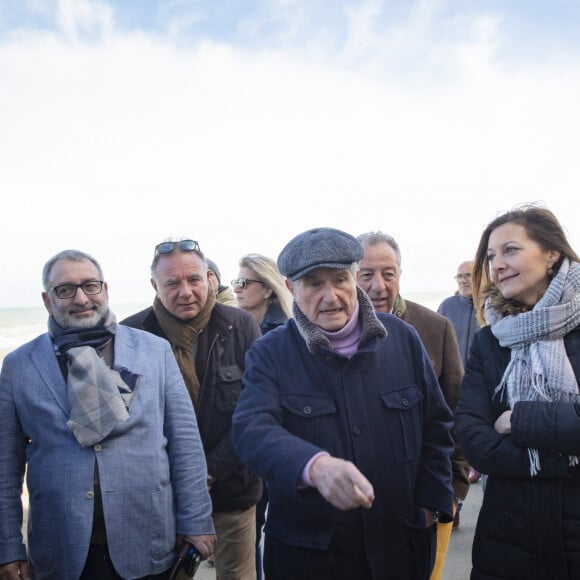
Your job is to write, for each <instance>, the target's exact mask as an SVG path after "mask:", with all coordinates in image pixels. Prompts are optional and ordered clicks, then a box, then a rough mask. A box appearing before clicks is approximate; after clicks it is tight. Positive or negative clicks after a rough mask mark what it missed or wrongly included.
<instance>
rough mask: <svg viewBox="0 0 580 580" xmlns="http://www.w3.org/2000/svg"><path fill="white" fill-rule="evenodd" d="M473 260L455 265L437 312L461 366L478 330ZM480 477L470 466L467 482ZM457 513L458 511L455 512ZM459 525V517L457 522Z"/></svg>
mask: <svg viewBox="0 0 580 580" xmlns="http://www.w3.org/2000/svg"><path fill="white" fill-rule="evenodd" d="M472 269H473V260H467V261H465V262H461V264H459V266H458V267H457V274H455V276H454V278H455V281H456V282H457V292H456V293H455V294H454V295H453V296H450V297H449V298H446V299H445V300H443V302H441V304H440V305H439V308H438V309H437V312H439V314H442V315H443V316H445V317H446V318H448V319H449V320H450V321H451V323H452V324H453V326H454V328H455V332H456V333H457V342H458V343H459V352H460V353H461V359H462V360H463V366H464V367H465V365H466V364H467V357H468V356H469V349H470V347H471V341H472V340H473V337H474V336H475V333H476V332H477V331H478V330H479V323H478V322H477V314H476V311H475V308H474V305H473V290H472V287H471V270H472ZM480 479H481V474H480V473H479V471H477V470H476V469H473V468H471V470H470V472H469V483H477V482H478V481H479V480H480ZM457 514H458V515H459V511H458V512H457ZM456 525H459V519H457V524H456Z"/></svg>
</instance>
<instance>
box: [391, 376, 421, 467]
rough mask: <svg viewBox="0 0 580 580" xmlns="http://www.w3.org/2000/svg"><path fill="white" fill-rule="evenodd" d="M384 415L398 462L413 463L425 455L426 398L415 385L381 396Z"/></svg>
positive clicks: (394, 455) (393, 451) (396, 461)
mask: <svg viewBox="0 0 580 580" xmlns="http://www.w3.org/2000/svg"><path fill="white" fill-rule="evenodd" d="M381 401H382V403H383V414H384V421H385V425H386V426H387V433H388V434H389V439H390V444H391V449H392V453H393V457H394V459H395V463H405V462H407V461H413V460H415V459H417V457H418V456H419V455H420V453H421V440H422V436H423V425H422V401H423V396H422V394H421V392H420V391H419V389H417V387H415V386H407V387H402V388H401V389H398V390H396V391H390V392H388V393H381Z"/></svg>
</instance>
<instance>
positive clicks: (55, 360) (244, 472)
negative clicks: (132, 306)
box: [0, 205, 580, 580]
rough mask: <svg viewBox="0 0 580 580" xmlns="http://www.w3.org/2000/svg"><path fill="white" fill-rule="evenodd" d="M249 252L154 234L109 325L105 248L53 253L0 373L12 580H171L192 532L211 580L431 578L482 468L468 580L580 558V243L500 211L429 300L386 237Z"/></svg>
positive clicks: (543, 214)
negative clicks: (139, 294)
mask: <svg viewBox="0 0 580 580" xmlns="http://www.w3.org/2000/svg"><path fill="white" fill-rule="evenodd" d="M238 267H239V270H238V275H237V276H238V277H237V278H236V279H234V280H232V281H231V284H229V285H228V284H226V283H224V281H223V280H222V277H221V272H220V269H219V266H218V265H217V264H216V263H215V262H213V261H212V260H211V259H208V257H207V256H205V254H204V253H203V251H202V248H201V247H200V244H199V243H198V242H197V241H195V240H193V239H174V238H168V239H166V240H164V241H161V242H160V243H159V244H157V246H156V247H155V248H154V252H153V260H152V263H151V266H150V281H151V285H152V288H153V291H154V299H153V302H152V305H151V306H149V307H148V308H146V309H145V310H142V311H140V312H137V313H135V314H132V315H131V316H129V317H127V318H125V319H124V320H122V321H120V322H118V321H117V320H116V317H115V315H114V314H113V312H111V310H110V308H109V303H108V298H109V287H108V284H107V282H106V280H105V277H104V274H103V270H102V268H101V265H100V264H99V262H98V261H97V260H96V259H95V258H94V257H92V256H90V255H88V254H86V253H85V252H82V251H79V250H64V251H61V252H59V253H58V254H56V255H55V256H53V257H51V258H50V259H49V260H48V261H47V262H46V264H45V266H44V270H43V273H42V283H43V292H42V300H43V303H44V306H45V307H46V309H47V311H48V314H49V319H48V330H47V332H46V333H45V334H43V335H41V336H39V337H38V338H36V339H34V340H33V341H31V342H29V343H27V344H25V345H23V346H22V347H20V348H18V349H16V350H15V351H13V352H12V353H10V354H8V355H7V356H6V358H5V359H4V361H3V365H2V370H1V373H0V580H20V579H24V580H29V579H32V578H34V579H36V580H69V579H70V580H78V579H82V580H93V579H94V580H97V579H98V580H109V579H111V580H119V579H151V580H170V579H171V580H172V579H173V578H176V577H179V576H176V572H177V567H178V565H180V562H181V556H182V555H184V554H186V553H187V551H188V550H189V548H190V547H193V548H194V549H195V550H196V551H197V552H198V553H199V554H200V556H201V558H203V559H211V560H212V561H213V563H214V566H215V572H216V578H217V580H261V579H262V578H263V577H265V578H266V579H267V580H296V579H298V578H299V579H301V580H324V579H328V580H352V579H353V578H356V579H357V580H367V579H368V580H376V579H379V578H381V579H382V578H389V579H395V580H396V579H400V580H428V579H433V580H440V579H441V578H443V577H444V574H443V569H444V563H445V558H446V554H447V549H448V545H449V540H450V536H451V533H452V529H453V527H454V526H458V525H459V521H460V520H459V514H460V510H461V505H462V502H463V501H464V500H465V498H466V496H467V493H468V490H469V486H470V482H474V481H477V478H478V476H479V474H485V477H486V478H487V483H486V488H485V492H484V495H483V503H482V507H481V511H480V515H479V518H478V522H477V527H476V532H475V538H474V542H473V554H472V571H471V578H472V579H473V580H486V579H487V580H489V579H491V578H495V579H499V578H505V579H508V578H509V579H515V578H518V579H524V578H525V579H538V580H540V579H545V580H547V579H550V580H554V579H555V580H567V579H571V578H575V577H577V573H576V570H577V569H580V568H579V567H578V564H580V562H579V560H580V557H579V556H578V554H579V553H580V532H579V531H578V529H579V528H578V525H577V523H578V521H579V520H580V501H578V500H580V444H579V443H578V442H579V441H580V438H579V437H578V434H579V429H580V427H579V426H580V421H579V420H578V417H579V416H580V393H579V391H578V379H579V376H580V327H579V323H580V260H579V258H578V255H577V254H576V253H575V252H574V250H573V249H572V247H571V246H570V244H569V242H568V240H567V239H566V235H565V232H564V231H563V229H562V227H561V225H560V224H559V222H558V220H557V218H556V217H555V216H554V214H553V213H551V212H550V211H549V210H548V209H546V208H544V207H540V206H537V205H529V206H522V207H518V208H515V209H514V210H512V211H509V212H506V213H505V214H502V215H501V216H499V217H498V218H496V219H494V220H493V221H492V222H491V223H490V224H489V225H488V226H487V227H486V228H485V230H484V232H483V233H482V235H481V239H480V242H479V245H478V247H477V248H474V250H473V257H472V258H471V259H468V260H465V261H463V262H462V263H461V264H459V266H458V269H457V273H456V276H455V279H456V281H457V287H458V289H457V292H456V294H455V295H454V296H451V297H449V298H447V299H446V300H444V301H443V303H442V304H441V305H440V306H439V308H438V312H435V311H433V310H431V309H429V308H426V307H425V306H422V305H420V304H418V303H415V302H412V301H410V300H407V299H405V298H403V296H402V294H401V291H400V286H401V278H402V252H401V249H400V248H399V245H398V243H397V242H396V240H394V239H393V237H392V236H390V235H389V234H386V233H384V232H381V231H375V232H367V233H363V234H360V235H359V236H358V237H355V236H353V235H352V234H350V233H347V232H345V231H341V230H338V229H335V228H331V227H320V228H314V229H310V230H307V231H304V232H301V233H299V234H298V235H296V236H295V237H294V238H292V239H291V240H289V241H288V243H287V244H286V245H285V247H284V248H283V249H282V250H281V252H280V253H279V255H278V256H277V259H274V258H272V257H269V256H264V255H261V254H247V255H244V256H242V257H241V258H240V259H239V264H238ZM24 478H26V485H27V488H28V492H29V497H30V505H29V515H28V528H27V530H26V534H25V535H23V531H22V524H23V511H22V503H21V493H22V489H23V482H24ZM263 534H264V535H265V542H264V545H262V542H261V538H262V535H263ZM180 573H182V574H183V572H180ZM181 577H183V576H181Z"/></svg>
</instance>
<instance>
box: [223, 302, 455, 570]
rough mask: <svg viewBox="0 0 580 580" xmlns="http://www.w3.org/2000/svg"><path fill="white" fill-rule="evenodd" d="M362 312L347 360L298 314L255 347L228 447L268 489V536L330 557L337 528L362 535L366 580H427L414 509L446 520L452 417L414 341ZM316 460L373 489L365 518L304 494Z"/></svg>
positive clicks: (426, 540)
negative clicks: (339, 464) (335, 463)
mask: <svg viewBox="0 0 580 580" xmlns="http://www.w3.org/2000/svg"><path fill="white" fill-rule="evenodd" d="M359 303H361V320H362V324H363V335H362V338H361V342H360V345H359V348H358V351H357V352H356V353H355V354H354V355H353V356H352V357H351V358H350V359H349V358H347V357H345V356H342V355H340V354H338V353H337V352H335V351H332V350H331V349H330V348H329V347H328V346H325V345H324V342H325V341H326V342H327V340H326V338H324V337H323V335H322V334H321V333H320V332H318V334H316V332H317V331H316V328H317V327H315V326H314V325H312V324H310V323H308V322H307V321H306V318H305V317H304V315H302V313H300V311H295V315H296V316H295V318H293V319H291V320H289V321H288V322H287V323H286V324H285V325H284V326H281V327H279V328H276V329H274V330H272V331H270V332H269V333H268V334H267V335H266V336H264V337H263V338H261V339H259V340H258V341H256V342H255V343H254V345H253V346H252V347H251V348H250V350H249V351H248V354H247V355H246V370H245V372H244V376H243V382H244V389H243V391H242V394H241V397H240V400H239V403H238V406H237V407H236V411H235V412H234V418H233V429H232V434H233V437H234V447H235V449H236V451H237V452H238V454H239V455H240V457H241V458H242V460H243V461H244V462H246V463H247V465H248V466H249V467H250V469H252V470H253V471H254V472H256V473H258V474H259V475H260V476H262V477H263V478H264V479H265V480H266V481H267V484H268V492H269V496H270V505H269V508H268V509H269V511H268V519H267V524H266V535H267V536H268V535H272V536H274V537H276V538H277V539H278V540H280V541H282V542H284V543H286V544H288V545H291V546H304V547H309V548H314V549H320V550H326V549H327V548H328V547H329V544H330V542H331V539H332V536H333V532H334V531H335V530H336V529H337V528H339V527H341V526H342V527H343V528H344V526H346V527H348V526H350V525H353V526H359V527H360V529H361V533H362V542H363V543H364V550H365V553H366V554H367V559H368V561H369V565H370V567H371V570H372V572H373V578H387V577H388V578H401V579H405V580H412V579H419V578H421V579H423V578H428V577H429V571H430V569H431V565H432V561H431V558H432V542H433V541H434V536H433V530H434V528H431V529H426V528H425V527H424V516H423V512H422V510H421V509H420V507H421V506H423V507H428V508H431V509H436V510H439V511H440V512H441V514H442V521H451V519H452V503H453V490H452V487H451V462H450V456H451V453H452V450H453V444H452V438H451V434H450V430H451V412H450V411H449V408H448V406H447V405H446V403H445V401H444V399H443V396H442V393H441V389H440V388H439V385H438V383H437V379H436V377H435V374H434V371H433V368H432V366H431V364H430V362H429V357H428V356H427V354H426V351H425V349H424V347H423V345H422V343H421V341H420V339H419V336H418V334H417V332H416V331H415V330H414V329H413V328H412V327H411V326H410V325H408V324H407V323H405V322H403V321H401V320H399V319H398V318H396V317H395V316H392V315H386V314H385V315H384V314H378V315H377V314H375V312H374V310H373V308H372V305H371V304H370V301H369V300H368V298H366V295H364V293H362V291H359ZM377 316H378V318H377ZM385 329H386V332H385ZM319 451H327V452H328V453H330V454H331V455H332V456H335V457H341V458H343V459H347V460H350V461H352V462H353V463H354V464H355V465H356V466H357V467H358V468H359V469H360V471H361V472H362V473H363V474H364V475H365V476H366V477H367V478H368V479H369V481H370V482H371V483H372V485H373V487H374V490H375V496H376V499H375V501H374V503H373V507H372V508H371V509H370V510H362V509H357V510H350V511H348V512H342V511H340V510H338V509H336V508H334V507H333V506H332V505H331V504H330V503H328V502H327V501H326V500H325V499H324V498H323V497H322V496H321V495H320V494H319V493H318V491H317V490H315V489H313V488H308V489H300V488H299V486H300V482H301V479H300V478H301V474H302V471H303V469H304V467H305V465H306V463H307V462H308V460H309V459H310V458H311V457H312V456H313V455H314V454H315V453H317V452H319Z"/></svg>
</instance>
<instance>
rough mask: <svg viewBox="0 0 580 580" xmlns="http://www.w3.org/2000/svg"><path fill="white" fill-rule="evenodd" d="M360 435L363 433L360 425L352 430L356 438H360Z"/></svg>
mask: <svg viewBox="0 0 580 580" xmlns="http://www.w3.org/2000/svg"><path fill="white" fill-rule="evenodd" d="M360 433H361V431H360V427H359V426H358V425H355V426H354V427H353V428H352V434H353V435H354V436H355V437H358V436H359V435H360Z"/></svg>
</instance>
